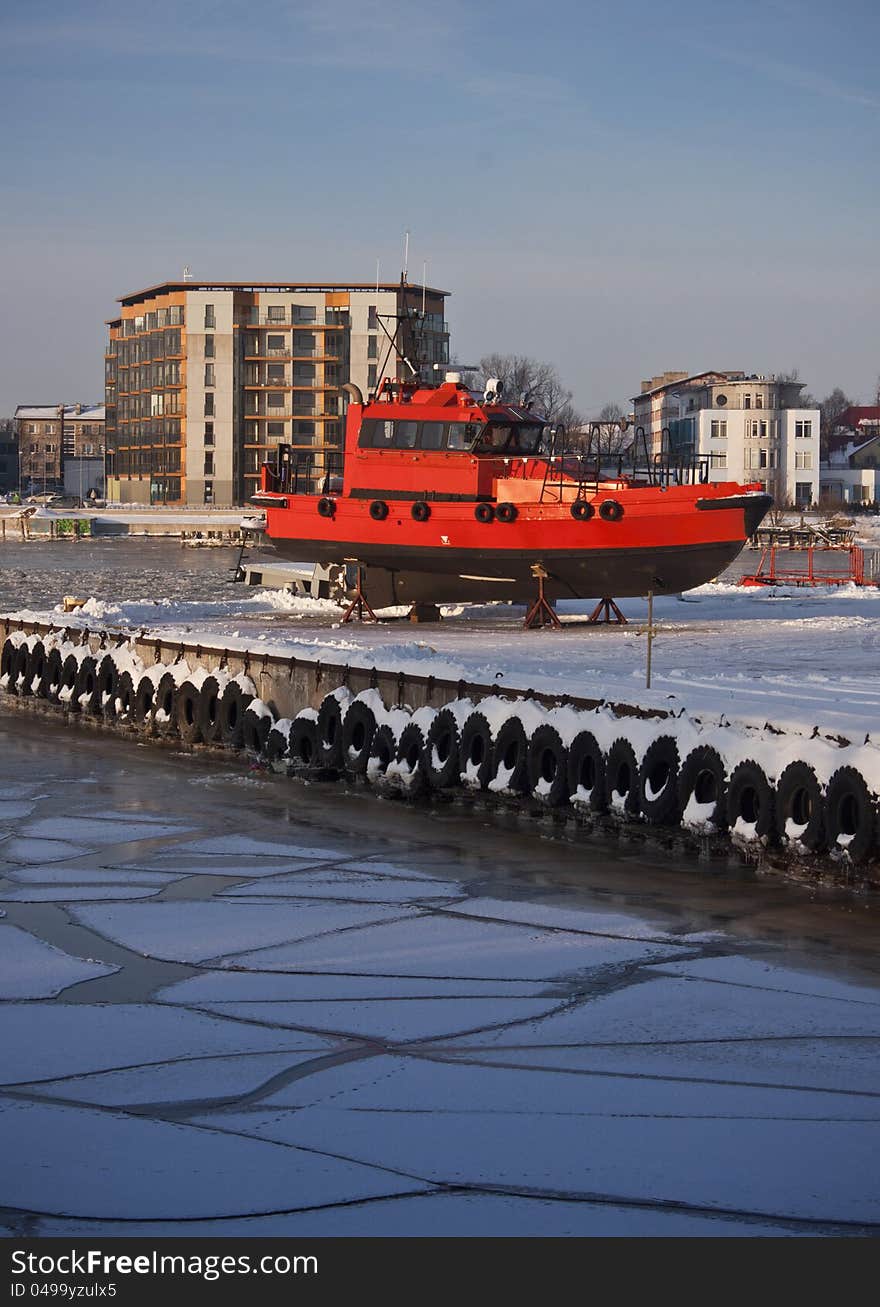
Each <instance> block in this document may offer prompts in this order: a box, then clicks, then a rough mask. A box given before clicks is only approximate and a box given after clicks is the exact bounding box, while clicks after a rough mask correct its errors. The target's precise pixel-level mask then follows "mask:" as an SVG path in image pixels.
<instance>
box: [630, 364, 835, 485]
mask: <svg viewBox="0 0 880 1307" xmlns="http://www.w3.org/2000/svg"><path fill="white" fill-rule="evenodd" d="M803 387H804V382H802V381H782V380H779V379H777V378H776V377H773V376H758V375H755V374H747V373H745V372H711V371H710V372H699V373H687V372H665V373H663V374H662V375H661V376H659V377H653V378H652V379H651V380H650V381H643V382H642V389H641V393H640V394H638V395H636V396H635V397H634V399H633V405H634V420H635V425H636V427H637V428H638V427H643V428H644V430H645V433H646V435H647V437H648V442H649V449H650V450H651V451H652V453H653V454H655V455H657V454H660V453H661V452H666V451H668V452H670V453H671V454H673V455H682V456H684V457H687V456H688V455H689V454H690V455H693V456H694V457H699V458H706V459H708V463H709V478H710V480H712V481H743V482H754V481H760V482H761V484H762V485H764V486H765V487H766V489H767V490H768V491H769V493H770V494H772V495H773V497H774V498H775V500H776V502H777V503H778V504H780V505H784V504H794V505H796V506H798V507H807V506H809V505H810V504H814V503H816V502H817V500H818V498H819V410H818V409H812V408H803V407H801V404H800V392H801V390H802V389H803Z"/></svg>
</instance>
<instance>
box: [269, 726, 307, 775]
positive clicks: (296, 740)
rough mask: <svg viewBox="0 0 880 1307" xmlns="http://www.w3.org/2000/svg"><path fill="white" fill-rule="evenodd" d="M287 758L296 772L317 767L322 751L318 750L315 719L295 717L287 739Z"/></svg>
mask: <svg viewBox="0 0 880 1307" xmlns="http://www.w3.org/2000/svg"><path fill="white" fill-rule="evenodd" d="M276 734H277V732H276ZM270 738H271V734H270ZM267 749H268V745H267ZM287 756H288V758H289V759H290V765H291V767H292V768H293V770H294V771H308V770H309V769H310V768H312V767H314V766H315V765H316V763H317V761H318V758H319V756H320V750H319V748H318V731H317V723H316V722H315V719H314V717H295V718H294V719H293V722H292V724H291V727H290V731H289V733H288V737H287Z"/></svg>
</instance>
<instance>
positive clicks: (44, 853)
mask: <svg viewBox="0 0 880 1307" xmlns="http://www.w3.org/2000/svg"><path fill="white" fill-rule="evenodd" d="M89 852H90V850H89V849H88V848H86V847H85V846H84V845H82V844H71V843H70V842H69V841H68V840H43V839H31V838H24V837H21V838H19V837H16V836H13V837H12V838H11V839H7V840H5V841H3V842H2V843H0V853H2V855H3V857H4V858H5V859H6V860H7V861H9V862H29V863H38V862H66V861H67V859H68V858H81V857H82V855H83V854H84V853H89Z"/></svg>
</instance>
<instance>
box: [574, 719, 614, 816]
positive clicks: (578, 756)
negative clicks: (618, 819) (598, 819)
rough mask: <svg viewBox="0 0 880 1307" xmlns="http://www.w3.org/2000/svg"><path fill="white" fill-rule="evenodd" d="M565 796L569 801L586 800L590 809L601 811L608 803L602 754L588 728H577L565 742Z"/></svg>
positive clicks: (597, 742)
mask: <svg viewBox="0 0 880 1307" xmlns="http://www.w3.org/2000/svg"><path fill="white" fill-rule="evenodd" d="M579 795H585V796H586V798H583V799H581V798H579V797H578V796H579ZM568 797H569V801H570V802H572V803H579V804H580V803H588V804H589V806H590V808H591V809H592V811H593V812H604V811H605V809H606V807H607V806H608V804H607V800H606V796H605V755H604V753H603V752H602V750H601V749H600V747H599V741H598V740H597V739H596V737H595V735H594V734H593V732H592V731H579V732H578V733H577V735H576V736H575V737H574V739H573V740H572V742H571V744H570V745H569V746H568Z"/></svg>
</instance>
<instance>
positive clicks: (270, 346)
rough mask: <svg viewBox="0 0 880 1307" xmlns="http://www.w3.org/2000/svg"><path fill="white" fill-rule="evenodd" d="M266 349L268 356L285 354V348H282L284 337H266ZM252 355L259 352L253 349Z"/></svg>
mask: <svg viewBox="0 0 880 1307" xmlns="http://www.w3.org/2000/svg"><path fill="white" fill-rule="evenodd" d="M266 349H267V350H268V351H269V353H270V354H286V353H287V351H286V350H285V348H284V337H283V336H267V337H266ZM253 353H254V354H257V353H259V350H258V349H256V348H255V349H254V350H253Z"/></svg>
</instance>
